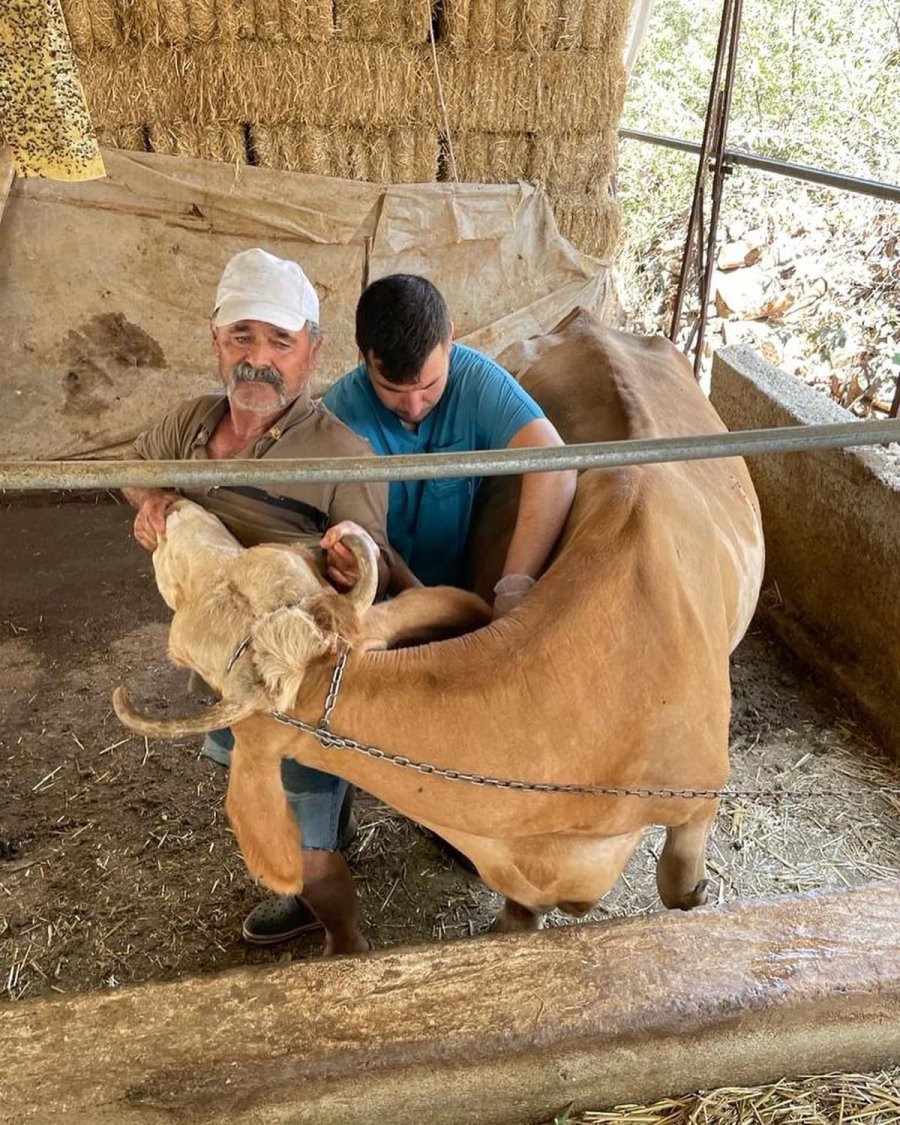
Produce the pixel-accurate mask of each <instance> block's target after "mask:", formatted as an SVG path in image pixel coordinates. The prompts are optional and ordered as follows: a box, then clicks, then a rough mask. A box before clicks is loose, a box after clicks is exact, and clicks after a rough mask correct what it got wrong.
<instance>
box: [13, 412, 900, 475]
mask: <svg viewBox="0 0 900 1125" xmlns="http://www.w3.org/2000/svg"><path fill="white" fill-rule="evenodd" d="M892 442H900V420H888V421H880V420H879V421H876V422H872V421H861V422H840V423H837V424H831V425H825V426H782V427H779V428H777V429H769V430H739V431H736V432H734V433H722V434H696V435H690V436H687V437H667V438H654V439H643V438H642V439H638V440H631V441H608V442H595V443H591V444H584V445H563V446H555V447H553V448H549V449H546V448H542V449H497V450H488V451H482V452H473V453H426V454H417V455H414V456H412V455H411V456H403V457H330V458H328V457H317V458H309V459H303V460H301V459H297V460H262V461H245V460H227V461H5V462H0V491H3V490H10V489H13V490H16V491H38V490H51V489H76V490H77V489H98V488H99V489H103V488H123V487H130V488H179V487H186V488H204V487H211V488H214V487H222V486H228V485H241V484H249V483H256V484H269V485H273V484H288V483H291V482H296V481H303V482H305V483H310V484H313V483H316V484H318V483H323V482H329V483H340V482H342V481H391V480H432V479H434V478H438V477H483V476H513V475H516V474H519V473H527V472H553V471H559V470H561V469H588V468H605V469H611V468H620V467H622V466H624V465H649V464H656V463H659V462H662V461H696V460H702V459H705V458H715V457H743V456H755V455H757V454H761V453H791V452H799V451H802V450H812V449H844V448H847V447H850V446H860V445H887V444H889V443H892Z"/></svg>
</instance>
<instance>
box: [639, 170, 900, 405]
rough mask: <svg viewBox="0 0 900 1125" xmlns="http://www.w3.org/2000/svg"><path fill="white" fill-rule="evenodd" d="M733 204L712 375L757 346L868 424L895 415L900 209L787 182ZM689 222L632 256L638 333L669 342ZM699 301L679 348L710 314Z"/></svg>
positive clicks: (721, 250) (723, 231)
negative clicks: (725, 353)
mask: <svg viewBox="0 0 900 1125" xmlns="http://www.w3.org/2000/svg"><path fill="white" fill-rule="evenodd" d="M741 187H742V189H741V190H733V186H732V185H729V186H728V187H727V190H726V195H725V198H724V200H723V211H722V219H721V223H720V227H719V240H718V252H717V255H716V269H715V273H714V276H713V286H712V292H711V301H710V304H709V306H708V315H709V320H708V328H707V333H706V339H705V343H704V368H705V370H708V368H709V365H710V361H711V356H712V353H713V351H714V350H716V349H717V348H719V347H722V346H723V345H726V344H749V345H751V346H752V347H754V348H755V349H756V350H757V351H758V352H759V353H760V355H761V356H762V357H763V358H764V359H765V360H767V361H768V362H769V363H771V364H773V365H775V366H777V367H780V368H782V369H783V370H785V371H789V372H792V373H793V374H795V375H797V377H798V378H800V379H802V380H804V382H806V383H808V384H809V385H810V386H813V387H815V388H816V389H817V390H819V391H821V392H822V393H823V394H827V395H829V396H830V397H831V398H832V399H834V400H835V401H836V402H838V403H840V405H842V406H845V407H847V408H849V409H850V410H851V411H852V412H853V413H854V414H856V415H858V416H860V417H884V416H886V415H887V412H888V410H889V408H890V406H891V403H892V401H893V397H894V394H895V388H896V385H897V377H898V374H900V207H898V205H897V204H896V203H893V202H890V201H887V200H879V199H873V198H869V197H864V196H859V195H851V194H847V193H844V192H837V191H834V190H831V189H825V188H813V187H809V186H804V185H799V184H789V183H788V182H787V181H783V180H777V181H776V180H774V179H771V178H770V179H769V180H767V181H765V182H761V183H760V182H758V181H756V182H751V181H749V180H745V181H741ZM686 225H687V216H686V215H684V214H682V215H679V216H674V217H672V218H671V219H668V220H666V221H664V222H663V223H662V224H661V225H660V227H659V228H658V230H657V231H656V232H655V234H654V236H653V237H652V238H651V239H650V240H649V242H644V243H642V244H637V243H626V245H625V247H624V249H623V253H622V264H623V272H624V276H625V279H626V285H625V288H626V303H627V306H628V308H629V310H630V311H629V313H628V325H629V327H631V328H633V329H635V330H636V331H639V332H660V331H662V332H668V329H669V325H670V323H671V315H672V308H673V304H674V298H675V290H676V286H677V281H678V273H679V270H680V267H681V257H682V252H683V248H684V239H685V233H686ZM698 307H699V306H698V302H697V300H696V298H694V299H693V300H690V299H689V301H688V305H687V307H686V315H685V317H684V327H683V329H682V331H681V333H680V336H679V341H680V342H682V343H683V342H684V341H685V340H686V339H687V336H688V331H689V328H690V325H691V324H692V322H693V320H694V319H695V318H696V314H697V312H698Z"/></svg>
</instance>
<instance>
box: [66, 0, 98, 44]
mask: <svg viewBox="0 0 900 1125" xmlns="http://www.w3.org/2000/svg"><path fill="white" fill-rule="evenodd" d="M62 11H63V18H64V19H65V21H66V27H67V28H68V31H69V38H70V39H71V40H72V47H73V48H74V50H75V54H76V55H87V54H89V53H90V52H91V51H92V50H93V49H94V29H93V28H92V26H91V5H90V0H62Z"/></svg>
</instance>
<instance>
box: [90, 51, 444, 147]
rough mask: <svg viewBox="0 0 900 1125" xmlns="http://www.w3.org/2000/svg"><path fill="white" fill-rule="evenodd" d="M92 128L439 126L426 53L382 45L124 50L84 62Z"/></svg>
mask: <svg viewBox="0 0 900 1125" xmlns="http://www.w3.org/2000/svg"><path fill="white" fill-rule="evenodd" d="M82 79H83V81H84V86H85V93H86V95H87V99H88V104H89V106H90V107H91V112H92V115H93V118H94V121H95V122H97V123H98V124H110V125H115V124H119V123H121V122H128V121H135V120H147V121H158V122H165V121H192V122H194V123H195V124H203V123H204V122H206V121H213V120H217V121H262V122H265V124H266V125H268V126H275V125H320V126H323V127H334V128H344V127H357V128H370V129H378V128H400V127H401V126H406V127H408V128H415V127H417V126H425V125H434V124H435V121H434V119H435V118H436V117H437V104H436V103H437V99H436V98H435V96H434V92H433V70H432V68H431V65H430V59H429V58H428V49H427V48H419V49H414V48H404V47H389V46H387V45H386V44H378V43H333V44H331V45H330V46H329V48H328V50H327V51H323V50H322V48H321V46H320V45H319V44H306V45H295V44H289V43H260V42H249V43H238V42H235V43H231V44H229V43H225V42H216V43H210V44H201V45H198V46H196V47H193V48H191V49H190V50H180V49H178V48H174V49H173V48H168V47H162V48H135V47H130V48H125V49H123V50H121V51H117V52H115V53H103V54H95V55H92V56H91V57H90V58H88V59H86V60H85V61H84V64H83V66H82Z"/></svg>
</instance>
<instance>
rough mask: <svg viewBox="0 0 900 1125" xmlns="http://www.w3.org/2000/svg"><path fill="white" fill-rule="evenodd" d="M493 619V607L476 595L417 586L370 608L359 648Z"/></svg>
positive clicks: (405, 640) (460, 628)
mask: <svg viewBox="0 0 900 1125" xmlns="http://www.w3.org/2000/svg"><path fill="white" fill-rule="evenodd" d="M491 620H492V615H491V611H490V609H489V608H488V606H487V605H486V604H485V603H484V602H483V601H482V600H481V598H479V597H477V595H475V594H470V593H468V591H466V590H457V589H455V588H454V587H452V586H417V587H413V588H411V589H409V590H404V591H403V592H402V593H401V594H398V595H397V597H396V598H391V600H390V601H387V602H381V603H380V604H379V605H375V606H372V608H371V609H370V610H368V612H367V613H366V615H365V617H364V618H363V629H364V630H365V632H364V638H363V640H361V641H360V642H359V647H362V648H384V647H390V646H391V645H398V644H412V643H414V642H418V641H428V640H433V639H435V638H437V637H441V636H446V635H448V634H456V633H468V632H471V630H473V629H480V628H481V627H482V626H483V625H488V624H490V622H491Z"/></svg>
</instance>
